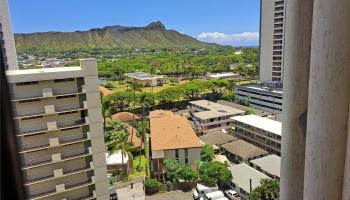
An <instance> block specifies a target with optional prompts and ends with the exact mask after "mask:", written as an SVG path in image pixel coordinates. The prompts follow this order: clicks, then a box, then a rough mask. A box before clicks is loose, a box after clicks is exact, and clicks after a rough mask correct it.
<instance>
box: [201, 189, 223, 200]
mask: <svg viewBox="0 0 350 200" xmlns="http://www.w3.org/2000/svg"><path fill="white" fill-rule="evenodd" d="M200 200H228V199H227V198H226V197H225V195H224V193H223V192H221V191H216V192H210V193H206V194H205V195H204V196H203V197H201V198H200Z"/></svg>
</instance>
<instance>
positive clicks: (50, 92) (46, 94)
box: [11, 85, 86, 101]
mask: <svg viewBox="0 0 350 200" xmlns="http://www.w3.org/2000/svg"><path fill="white" fill-rule="evenodd" d="M81 93H86V89H85V86H84V85H82V86H78V87H77V88H75V89H73V90H70V91H62V90H60V89H53V88H42V92H40V93H35V92H33V93H32V94H28V95H26V96H21V97H16V95H15V94H12V95H11V96H13V98H12V100H11V101H23V100H30V99H42V98H50V97H58V96H67V95H73V94H81Z"/></svg>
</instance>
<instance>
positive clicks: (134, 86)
mask: <svg viewBox="0 0 350 200" xmlns="http://www.w3.org/2000/svg"><path fill="white" fill-rule="evenodd" d="M130 87H131V90H132V91H133V110H135V106H136V92H141V91H142V89H141V87H142V86H141V85H140V84H138V83H136V82H135V80H134V81H133V82H132V84H131V85H130ZM134 120H135V113H133V116H132V121H134ZM133 137H134V129H132V131H131V142H132V139H133Z"/></svg>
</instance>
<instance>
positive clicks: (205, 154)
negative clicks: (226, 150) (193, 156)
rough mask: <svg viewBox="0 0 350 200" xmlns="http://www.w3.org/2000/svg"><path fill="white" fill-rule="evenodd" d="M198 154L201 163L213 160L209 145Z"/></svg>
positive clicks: (211, 149) (213, 153)
mask: <svg viewBox="0 0 350 200" xmlns="http://www.w3.org/2000/svg"><path fill="white" fill-rule="evenodd" d="M200 154H201V161H202V162H211V161H213V159H214V158H215V152H214V149H213V148H212V147H211V145H209V144H206V145H204V146H203V147H202V148H201V150H200Z"/></svg>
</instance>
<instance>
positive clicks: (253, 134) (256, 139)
mask: <svg viewBox="0 0 350 200" xmlns="http://www.w3.org/2000/svg"><path fill="white" fill-rule="evenodd" d="M232 119H233V126H234V128H233V129H232V130H230V131H231V132H233V135H234V136H235V137H237V138H240V139H243V140H245V141H247V142H249V143H251V144H254V145H255V146H258V147H260V148H262V149H264V150H266V151H268V152H270V153H273V154H276V155H281V137H282V123H281V122H278V121H275V120H272V119H268V118H265V117H260V116H257V115H244V116H236V117H232Z"/></svg>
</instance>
